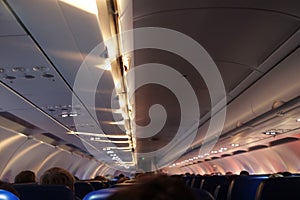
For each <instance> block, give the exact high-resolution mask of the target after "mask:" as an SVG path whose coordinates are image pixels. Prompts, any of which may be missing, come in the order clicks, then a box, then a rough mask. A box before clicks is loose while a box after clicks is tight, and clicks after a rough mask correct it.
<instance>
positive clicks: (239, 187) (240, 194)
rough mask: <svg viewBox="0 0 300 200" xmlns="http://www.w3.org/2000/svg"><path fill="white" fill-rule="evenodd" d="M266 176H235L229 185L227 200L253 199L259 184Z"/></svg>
mask: <svg viewBox="0 0 300 200" xmlns="http://www.w3.org/2000/svg"><path fill="white" fill-rule="evenodd" d="M267 178H268V177H267V176H241V177H237V178H235V180H233V181H232V182H231V184H230V186H229V189H228V194H227V200H254V199H255V194H256V190H257V188H258V186H259V184H260V183H261V182H262V181H263V180H265V179H267Z"/></svg>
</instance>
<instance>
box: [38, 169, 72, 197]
mask: <svg viewBox="0 0 300 200" xmlns="http://www.w3.org/2000/svg"><path fill="white" fill-rule="evenodd" d="M40 183H41V184H44V185H65V186H67V187H69V188H70V189H71V190H72V191H74V183H75V178H74V176H73V175H72V174H71V173H70V172H68V171H67V170H65V169H63V168H59V167H53V168H50V169H48V170H47V171H45V172H44V174H43V175H42V176H41V178H40Z"/></svg>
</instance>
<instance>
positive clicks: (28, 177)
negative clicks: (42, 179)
mask: <svg viewBox="0 0 300 200" xmlns="http://www.w3.org/2000/svg"><path fill="white" fill-rule="evenodd" d="M35 182H36V177H35V173H34V172H33V171H30V170H25V171H21V172H20V173H19V174H17V175H16V177H15V181H14V183H35Z"/></svg>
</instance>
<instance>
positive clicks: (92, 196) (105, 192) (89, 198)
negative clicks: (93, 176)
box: [83, 188, 118, 200]
mask: <svg viewBox="0 0 300 200" xmlns="http://www.w3.org/2000/svg"><path fill="white" fill-rule="evenodd" d="M116 190H118V189H117V188H106V189H102V190H96V191H93V192H90V193H88V194H87V195H86V196H85V197H84V198H83V200H105V199H107V197H109V196H110V195H112V194H113V193H114V192H115V191H116Z"/></svg>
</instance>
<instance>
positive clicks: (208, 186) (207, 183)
mask: <svg viewBox="0 0 300 200" xmlns="http://www.w3.org/2000/svg"><path fill="white" fill-rule="evenodd" d="M201 185H202V187H201V189H204V190H207V191H208V192H209V193H211V194H212V195H214V192H215V189H216V187H217V186H218V185H229V179H228V177H227V176H208V177H205V178H204V179H203V180H202V184H201Z"/></svg>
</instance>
